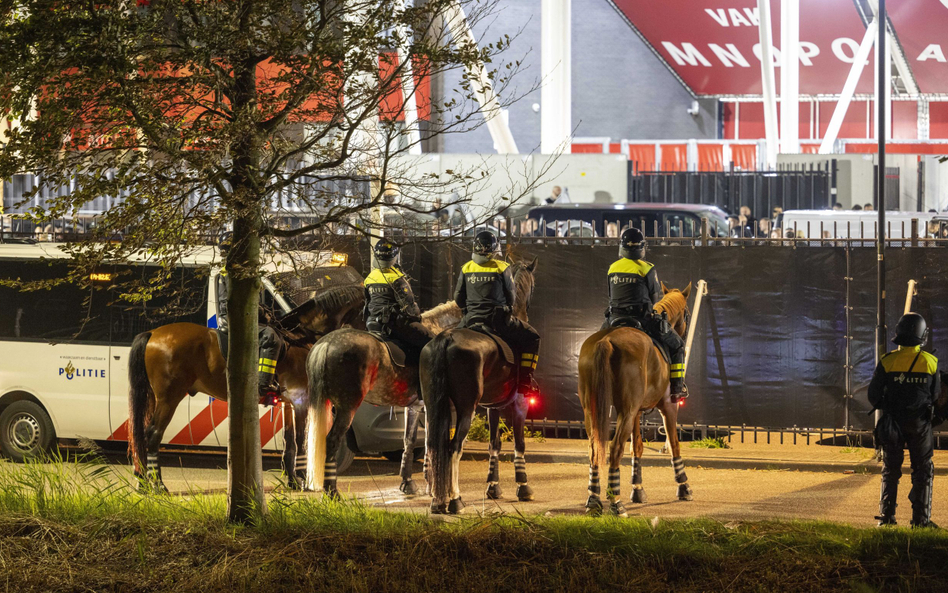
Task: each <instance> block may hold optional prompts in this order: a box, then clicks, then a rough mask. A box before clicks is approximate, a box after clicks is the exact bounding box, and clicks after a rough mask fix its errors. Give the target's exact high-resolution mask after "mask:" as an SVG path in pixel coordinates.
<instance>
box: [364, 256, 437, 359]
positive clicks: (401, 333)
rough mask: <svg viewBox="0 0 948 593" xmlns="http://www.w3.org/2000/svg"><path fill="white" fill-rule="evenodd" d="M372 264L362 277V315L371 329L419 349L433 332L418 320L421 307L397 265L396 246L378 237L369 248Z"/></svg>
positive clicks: (430, 337) (429, 339) (429, 338)
mask: <svg viewBox="0 0 948 593" xmlns="http://www.w3.org/2000/svg"><path fill="white" fill-rule="evenodd" d="M372 251H373V252H374V253H375V268H374V269H373V270H372V271H371V272H370V273H369V275H368V276H366V278H365V282H364V286H365V308H364V309H363V310H362V315H363V317H364V318H365V327H366V329H368V330H369V331H370V332H374V333H378V334H383V335H390V336H392V337H393V338H395V339H397V340H401V341H403V342H406V343H408V344H409V345H411V346H414V347H416V348H418V349H419V351H420V350H421V348H424V346H425V344H427V343H428V342H429V341H431V339H432V338H433V337H434V334H433V333H432V332H431V330H429V329H428V328H426V327H425V326H424V325H422V323H421V311H420V310H419V308H418V305H417V304H416V303H415V295H414V293H413V292H412V290H411V285H410V284H408V278H407V277H406V276H405V273H404V272H403V271H402V269H401V268H400V267H399V266H398V264H397V260H398V251H399V249H398V246H397V245H394V244H393V243H392V242H391V241H386V240H384V239H382V240H380V241H379V242H378V243H376V244H375V246H374V247H373V248H372Z"/></svg>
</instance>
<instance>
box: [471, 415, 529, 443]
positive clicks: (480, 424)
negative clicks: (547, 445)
mask: <svg viewBox="0 0 948 593" xmlns="http://www.w3.org/2000/svg"><path fill="white" fill-rule="evenodd" d="M497 431H498V432H499V433H500V440H501V442H504V443H510V442H513V429H512V428H511V427H509V426H507V423H506V422H504V420H503V418H501V420H500V426H498V427H497ZM523 436H524V438H525V439H530V441H532V442H534V443H544V442H546V437H545V436H543V432H542V431H539V430H536V431H531V430H529V429H524V431H523ZM467 438H468V440H471V441H474V442H477V443H489V442H490V427H489V426H488V424H487V418H486V417H485V416H481V415H480V414H475V415H474V420H472V421H471V430H470V432H468V433H467Z"/></svg>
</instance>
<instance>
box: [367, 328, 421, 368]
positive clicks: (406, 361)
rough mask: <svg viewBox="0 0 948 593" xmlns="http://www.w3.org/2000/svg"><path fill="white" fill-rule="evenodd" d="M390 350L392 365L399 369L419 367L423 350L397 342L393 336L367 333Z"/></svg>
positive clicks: (372, 332)
mask: <svg viewBox="0 0 948 593" xmlns="http://www.w3.org/2000/svg"><path fill="white" fill-rule="evenodd" d="M366 333H368V334H369V335H370V336H372V337H373V338H375V339H376V340H378V341H379V342H381V344H382V345H383V346H385V348H386V349H387V350H388V357H389V358H390V359H392V364H393V365H395V366H396V367H398V368H405V367H406V366H418V359H419V358H420V357H421V350H420V349H418V348H413V347H412V346H410V345H409V344H407V343H406V342H403V341H401V340H396V339H395V338H393V337H392V336H389V335H386V334H381V333H379V332H374V331H370V332H366Z"/></svg>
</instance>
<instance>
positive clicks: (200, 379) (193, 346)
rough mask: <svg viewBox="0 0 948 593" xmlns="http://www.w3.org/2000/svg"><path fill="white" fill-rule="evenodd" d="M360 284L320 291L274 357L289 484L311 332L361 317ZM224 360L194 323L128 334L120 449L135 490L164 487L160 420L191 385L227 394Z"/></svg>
mask: <svg viewBox="0 0 948 593" xmlns="http://www.w3.org/2000/svg"><path fill="white" fill-rule="evenodd" d="M362 304H363V292H362V287H361V286H341V287H334V288H331V289H329V290H327V291H325V292H323V293H320V294H319V295H318V296H317V297H315V298H314V299H313V303H311V306H310V308H309V309H308V310H307V312H306V313H305V314H303V315H302V316H300V317H299V318H298V319H296V322H297V323H298V328H300V329H301V330H302V334H300V335H309V336H311V338H309V340H308V342H309V343H307V340H306V339H300V340H298V341H294V342H295V343H290V342H288V348H287V352H286V355H285V356H284V357H283V359H281V360H280V361H279V362H278V363H277V376H278V377H279V380H280V386H281V392H282V395H283V400H284V402H286V404H289V405H290V406H292V410H293V413H291V414H287V417H286V418H287V421H286V423H287V426H286V431H285V434H286V447H285V449H284V451H283V467H284V470H285V471H286V474H287V480H288V485H289V486H290V487H291V488H301V487H302V476H300V475H299V472H298V469H297V468H298V466H300V465H301V464H302V463H304V462H305V454H300V452H299V451H298V448H301V447H302V445H303V442H304V441H303V438H304V436H305V432H304V431H305V418H306V416H305V412H306V401H307V395H308V394H307V385H308V379H307V376H306V355H307V353H308V352H309V349H310V347H311V344H312V343H313V342H315V341H316V337H317V336H319V335H322V334H323V333H328V332H329V331H332V330H335V329H337V328H338V327H340V326H341V325H344V324H361V323H362V318H361V309H362ZM226 369H227V362H226V360H225V359H224V356H223V354H222V353H221V348H220V344H219V341H218V337H217V332H216V331H215V330H213V329H211V328H208V327H204V326H203V325H197V324H195V323H171V324H168V325H163V326H161V327H158V328H155V329H153V330H151V331H148V332H143V333H141V334H139V335H138V336H136V337H135V340H134V341H133V343H132V349H131V351H130V352H129V362H128V385H129V394H128V403H129V405H128V407H129V418H128V423H129V439H128V450H129V454H130V455H131V458H132V465H133V467H134V470H135V476H136V477H137V478H138V479H139V482H140V484H141V487H142V489H143V490H156V491H165V490H166V488H165V486H164V484H163V483H162V481H161V466H160V464H159V463H158V448H159V446H160V444H161V441H162V438H163V437H164V433H165V430H166V429H167V428H168V423H169V422H171V418H172V417H173V416H174V412H175V410H176V409H177V407H178V405H179V404H180V403H181V401H182V400H184V398H185V397H186V396H188V395H194V394H196V393H198V392H200V393H205V394H207V395H210V396H211V397H213V398H215V399H219V400H221V401H227V378H226Z"/></svg>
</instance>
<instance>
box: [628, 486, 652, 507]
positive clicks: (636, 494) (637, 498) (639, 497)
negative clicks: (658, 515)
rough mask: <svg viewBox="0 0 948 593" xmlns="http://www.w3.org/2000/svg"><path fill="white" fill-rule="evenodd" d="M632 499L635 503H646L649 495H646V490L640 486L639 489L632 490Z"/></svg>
mask: <svg viewBox="0 0 948 593" xmlns="http://www.w3.org/2000/svg"><path fill="white" fill-rule="evenodd" d="M631 500H632V502H633V503H634V504H645V503H647V502H648V496H646V495H645V490H642V489H641V488H639V489H637V490H632V499H631Z"/></svg>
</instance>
